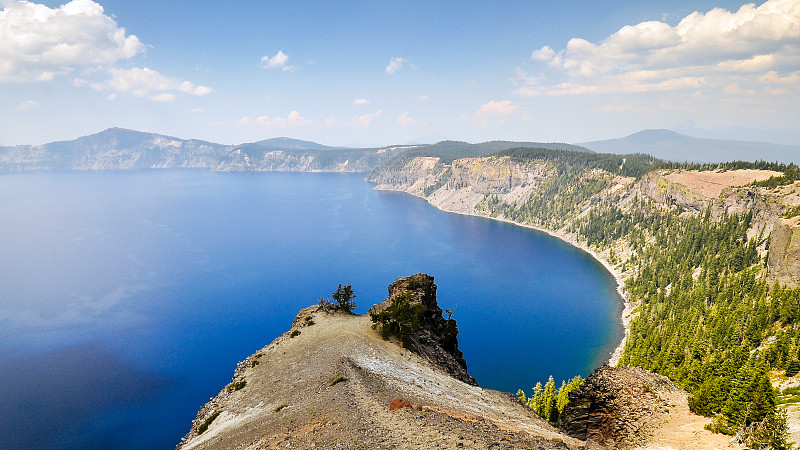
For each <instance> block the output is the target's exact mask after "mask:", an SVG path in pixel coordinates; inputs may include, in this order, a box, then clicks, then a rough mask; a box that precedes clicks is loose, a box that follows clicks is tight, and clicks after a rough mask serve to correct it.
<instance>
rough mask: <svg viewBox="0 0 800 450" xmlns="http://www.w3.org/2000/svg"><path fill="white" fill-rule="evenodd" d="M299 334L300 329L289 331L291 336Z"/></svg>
mask: <svg viewBox="0 0 800 450" xmlns="http://www.w3.org/2000/svg"><path fill="white" fill-rule="evenodd" d="M297 336H300V330H292V332H291V333H289V337H290V338H293V337H297Z"/></svg>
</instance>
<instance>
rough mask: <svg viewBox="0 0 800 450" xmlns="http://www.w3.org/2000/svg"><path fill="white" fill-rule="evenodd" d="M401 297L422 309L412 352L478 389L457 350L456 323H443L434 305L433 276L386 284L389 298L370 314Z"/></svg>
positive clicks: (373, 308)
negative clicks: (420, 306)
mask: <svg viewBox="0 0 800 450" xmlns="http://www.w3.org/2000/svg"><path fill="white" fill-rule="evenodd" d="M401 295H408V296H410V298H411V304H420V305H422V306H424V307H425V309H424V313H423V319H422V326H421V327H420V329H419V330H418V331H416V332H415V333H414V334H413V336H412V340H413V343H414V350H416V351H417V352H419V354H420V355H422V356H423V357H424V358H426V359H427V360H428V361H430V362H431V363H433V364H434V365H436V366H438V367H441V368H442V369H444V370H445V371H446V372H447V373H448V374H450V376H452V377H453V378H455V379H457V380H460V381H463V382H464V383H467V384H471V385H473V386H477V385H478V383H477V382H476V381H475V378H473V377H472V375H470V374H469V373H467V362H466V361H464V358H463V357H462V353H461V351H460V350H459V349H458V338H457V337H456V334H457V333H458V331H457V330H458V328H457V326H456V323H455V320H449V319H448V320H445V318H444V317H442V308H440V307H439V305H438V303H437V302H436V284H434V283H433V277H432V276H430V275H426V274H424V273H418V274H416V275H412V276H410V277H401V278H398V279H397V281H395V282H394V283H392V284H390V285H389V297H388V298H386V300H384V301H382V302H380V303H378V304H377V305H374V306H373V307H372V308H370V310H369V312H370V313H379V312H381V311H383V310H385V309H386V308H388V307H389V306H390V305H391V304H392V301H393V300H394V299H396V298H397V297H399V296H401ZM454 332H455V333H454Z"/></svg>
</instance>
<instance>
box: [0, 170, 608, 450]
mask: <svg viewBox="0 0 800 450" xmlns="http://www.w3.org/2000/svg"><path fill="white" fill-rule="evenodd" d="M417 272H425V273H428V274H430V275H433V276H435V277H436V283H437V285H438V286H439V289H438V300H439V304H440V306H441V307H442V308H443V309H444V308H449V309H452V308H453V307H456V306H457V309H456V312H455V315H454V318H455V319H457V320H458V326H459V329H460V335H459V342H460V347H461V349H462V351H463V352H464V357H465V359H466V360H467V363H468V366H469V372H470V373H471V374H472V375H473V376H475V378H476V379H477V380H478V382H479V383H480V385H481V386H484V387H489V388H494V389H499V390H504V391H509V392H516V390H517V389H518V388H524V389H526V390H530V388H531V386H533V385H534V384H535V383H536V381H537V380H542V381H544V380H546V379H547V377H548V375H550V374H552V375H554V377H555V378H556V380H558V381H557V382H558V383H560V380H562V379H568V378H569V377H572V376H574V375H576V374H581V375H584V376H585V375H587V374H588V373H590V372H591V371H592V370H593V369H594V368H595V367H596V366H598V365H600V364H601V363H602V362H603V361H604V360H605V359H607V358H608V354H609V352H610V351H611V350H612V349H613V347H614V346H615V345H616V344H617V343H618V342H619V339H620V338H621V335H622V328H621V326H620V324H619V314H620V312H621V304H620V299H619V297H618V295H617V293H616V291H615V284H614V280H613V279H612V277H611V276H610V275H609V274H608V273H607V272H606V271H605V270H604V269H603V268H602V266H601V265H600V264H598V263H597V262H596V261H594V260H593V259H592V258H591V257H590V256H588V255H587V254H585V253H583V252H581V251H580V250H578V249H575V248H573V247H571V246H569V245H567V244H565V243H563V242H561V241H559V240H557V239H554V238H551V237H549V236H546V235H544V234H542V233H539V232H536V231H533V230H528V229H523V228H520V227H516V226H513V225H509V224H505V223H500V222H496V221H491V220H487V219H482V218H477V217H469V216H459V215H455V214H449V213H443V212H440V211H438V210H436V209H435V208H433V207H432V206H430V205H428V204H427V203H426V202H425V201H423V200H421V199H418V198H415V197H412V196H409V195H406V194H400V193H391V192H379V191H375V190H373V189H372V185H371V184H369V183H366V182H365V181H363V179H362V177H361V176H360V175H349V174H298V173H263V174H230V173H226V174H220V173H211V172H206V171H194V170H167V171H130V172H88V173H83V172H63V173H23V174H7V175H2V176H0V417H3V418H4V421H5V423H4V426H3V432H2V433H0V448H3V449H9V448H124V449H138V448H165V449H167V448H174V446H175V445H176V444H177V442H178V441H179V440H180V438H181V436H182V435H183V434H184V433H186V432H187V431H188V430H189V426H190V423H191V420H192V419H193V418H194V416H195V414H196V412H197V410H198V408H199V407H200V406H201V405H202V404H203V403H204V402H205V401H207V400H208V398H209V397H211V396H214V395H216V393H217V392H218V391H219V390H220V389H221V388H222V387H223V386H224V385H225V384H226V383H228V382H229V381H230V379H231V376H232V375H233V369H234V368H235V366H236V363H237V362H238V361H240V360H242V359H244V358H245V357H246V356H248V355H250V354H252V353H253V352H255V351H256V350H258V349H259V348H261V347H263V346H264V345H266V344H268V343H269V342H270V341H271V340H272V339H274V338H275V337H276V336H278V335H279V334H281V333H282V332H284V331H286V330H287V329H288V328H289V325H290V324H291V321H292V319H293V318H294V315H295V314H296V313H297V311H298V310H299V309H301V308H303V307H305V306H308V305H311V304H315V303H316V302H317V301H318V299H319V298H320V297H329V296H330V294H331V293H332V292H333V291H334V290H335V289H336V286H337V285H338V283H351V284H352V285H353V288H354V290H355V292H356V294H357V297H356V302H357V303H358V305H359V307H358V308H357V312H359V313H363V312H365V311H366V309H367V308H368V307H369V306H371V305H372V304H374V303H376V302H378V301H380V300H382V299H384V298H385V297H386V295H387V291H386V288H387V286H388V285H389V283H391V282H392V281H394V280H395V278H397V277H399V276H406V275H411V274H414V273H417Z"/></svg>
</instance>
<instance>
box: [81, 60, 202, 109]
mask: <svg viewBox="0 0 800 450" xmlns="http://www.w3.org/2000/svg"><path fill="white" fill-rule="evenodd" d="M108 74H109V78H108V79H107V80H105V81H101V82H97V83H92V84H91V86H92V88H94V89H95V90H98V91H102V90H113V91H115V92H129V93H130V94H131V95H133V96H134V97H138V98H141V97H148V96H149V98H150V100H153V101H156V102H170V101H172V100H174V99H175V95H174V94H172V93H170V91H180V92H183V93H186V94H190V95H195V96H203V95H208V94H210V93H212V92H213V91H214V90H213V89H211V88H210V87H207V86H196V85H195V84H194V83H192V82H190V81H180V80H176V79H173V78H169V77H165V76H164V75H161V74H160V73H158V72H157V71H155V70H152V69H149V68H147V67H145V68H139V67H134V68H132V69H117V68H111V69H109V70H108ZM85 83H86V80H81V79H75V80H73V84H74V85H83V84H85ZM151 94H153V95H151Z"/></svg>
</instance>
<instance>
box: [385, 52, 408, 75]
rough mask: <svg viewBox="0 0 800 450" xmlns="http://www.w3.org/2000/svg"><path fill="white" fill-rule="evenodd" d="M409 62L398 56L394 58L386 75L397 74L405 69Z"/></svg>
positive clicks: (387, 67)
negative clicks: (404, 66)
mask: <svg viewBox="0 0 800 450" xmlns="http://www.w3.org/2000/svg"><path fill="white" fill-rule="evenodd" d="M407 62H408V60H407V59H405V58H400V57H397V56H394V57H392V58H391V59H390V60H389V65H387V66H386V70H385V71H386V74H387V75H392V74H393V73H395V72H397V71H398V70H400V69H402V68H403V65H404V64H405V63H407Z"/></svg>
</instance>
